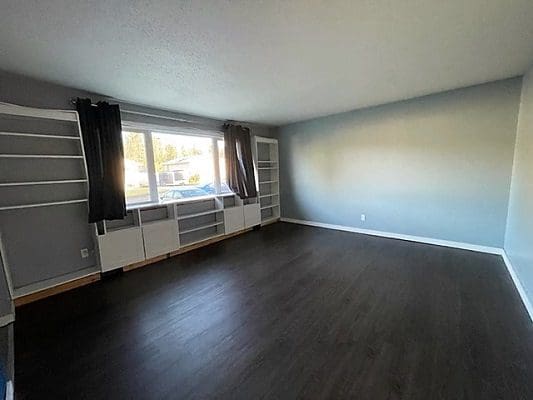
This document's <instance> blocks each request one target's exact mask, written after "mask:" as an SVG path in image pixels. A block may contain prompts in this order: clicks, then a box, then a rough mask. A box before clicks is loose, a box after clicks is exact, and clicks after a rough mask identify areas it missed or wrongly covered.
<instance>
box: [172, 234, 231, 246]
mask: <svg viewBox="0 0 533 400" xmlns="http://www.w3.org/2000/svg"><path fill="white" fill-rule="evenodd" d="M223 235H224V233H214V234H212V235H209V236H206V237H204V238H201V239H198V240H195V241H193V242H186V243H183V246H182V247H187V246H192V245H194V244H197V243H202V242H205V241H206V240H211V239H214V238H217V237H219V236H223Z"/></svg>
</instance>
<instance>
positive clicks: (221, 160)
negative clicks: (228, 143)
mask: <svg viewBox="0 0 533 400" xmlns="http://www.w3.org/2000/svg"><path fill="white" fill-rule="evenodd" d="M217 146H218V165H219V168H220V193H231V190H230V188H229V186H228V183H227V179H226V159H225V157H224V140H218V141H217Z"/></svg>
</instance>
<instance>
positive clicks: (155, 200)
mask: <svg viewBox="0 0 533 400" xmlns="http://www.w3.org/2000/svg"><path fill="white" fill-rule="evenodd" d="M143 125H144V124H135V123H127V124H124V123H123V124H122V132H132V133H139V134H142V135H143V138H144V151H145V157H146V171H147V174H148V188H149V194H150V200H147V201H139V202H134V203H129V202H128V198H127V196H126V206H127V208H135V207H138V206H143V205H147V204H162V201H161V199H160V193H159V190H158V187H157V172H156V169H155V156H154V145H153V137H152V136H153V134H154V133H160V134H168V135H177V136H178V135H179V136H190V137H204V138H205V137H208V138H210V139H211V145H212V153H213V158H212V163H213V165H212V167H213V177H214V179H213V186H214V188H215V194H213V195H212V196H217V195H221V194H223V193H221V191H222V190H221V189H222V186H221V182H222V180H221V177H220V160H219V146H218V142H219V141H224V136H223V135H222V133H221V132H217V131H201V132H200V133H196V134H195V133H191V132H188V131H187V130H180V129H171V128H168V127H167V128H163V127H157V126H154V127H146V126H143ZM227 194H229V193H227V192H226V193H224V195H227ZM201 197H202V196H197V197H191V198H187V199H185V200H187V201H189V200H194V199H195V198H201ZM183 200H184V199H174V200H172V201H169V202H165V204H166V203H178V202H180V201H183Z"/></svg>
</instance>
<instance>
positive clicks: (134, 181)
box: [123, 131, 231, 205]
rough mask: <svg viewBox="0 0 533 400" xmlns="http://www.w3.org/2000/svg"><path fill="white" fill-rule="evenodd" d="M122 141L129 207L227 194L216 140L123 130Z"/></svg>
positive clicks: (221, 146) (221, 147) (221, 145)
mask: <svg viewBox="0 0 533 400" xmlns="http://www.w3.org/2000/svg"><path fill="white" fill-rule="evenodd" d="M123 141H124V158H125V168H126V202H127V203H128V204H130V205H131V204H136V203H146V202H169V201H176V200H180V199H187V198H193V197H200V196H208V195H213V194H219V193H231V191H230V190H229V188H228V186H227V185H226V184H225V183H223V182H221V180H220V179H221V177H224V180H225V176H226V174H225V161H224V141H223V140H220V139H219V138H217V137H203V136H191V135H180V134H172V133H160V132H150V131H148V132H146V131H142V132H126V131H124V132H123ZM215 155H216V156H215Z"/></svg>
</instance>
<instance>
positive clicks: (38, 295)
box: [13, 228, 253, 307]
mask: <svg viewBox="0 0 533 400" xmlns="http://www.w3.org/2000/svg"><path fill="white" fill-rule="evenodd" d="M252 229H253V228H248V229H244V230H241V231H238V232H234V233H230V234H227V235H222V236H218V237H215V238H212V239H208V240H204V241H203V242H199V243H195V244H193V245H190V246H186V247H183V248H181V249H179V250H176V251H174V252H172V253H168V254H163V255H161V256H157V257H154V258H151V259H149V260H144V261H139V262H137V263H133V264H129V265H125V266H124V267H122V270H123V271H124V272H128V271H132V270H134V269H137V268H141V267H145V266H147V265H150V264H153V263H156V262H158V261H162V260H165V259H167V258H170V257H174V256H177V255H179V254H183V253H187V252H188V251H191V250H195V249H198V248H201V247H204V246H207V245H210V244H213V243H216V242H220V241H222V240H224V239H229V238H231V237H234V236H238V235H241V234H243V233H246V232H248V231H251V230H252ZM100 279H101V272H95V273H93V274H90V275H87V276H84V277H82V278H78V279H73V280H71V281H69V282H65V283H60V284H58V285H55V286H52V287H50V288H46V289H43V290H39V291H37V292H34V293H30V294H27V295H23V296H20V297H17V298H16V299H14V300H13V302H14V303H15V307H19V306H22V305H25V304H29V303H32V302H34V301H37V300H41V299H44V298H46V297H50V296H54V295H56V294H59V293H63V292H67V291H69V290H72V289H75V288H78V287H81V286H85V285H88V284H90V283H93V282H97V281H99V280H100Z"/></svg>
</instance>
